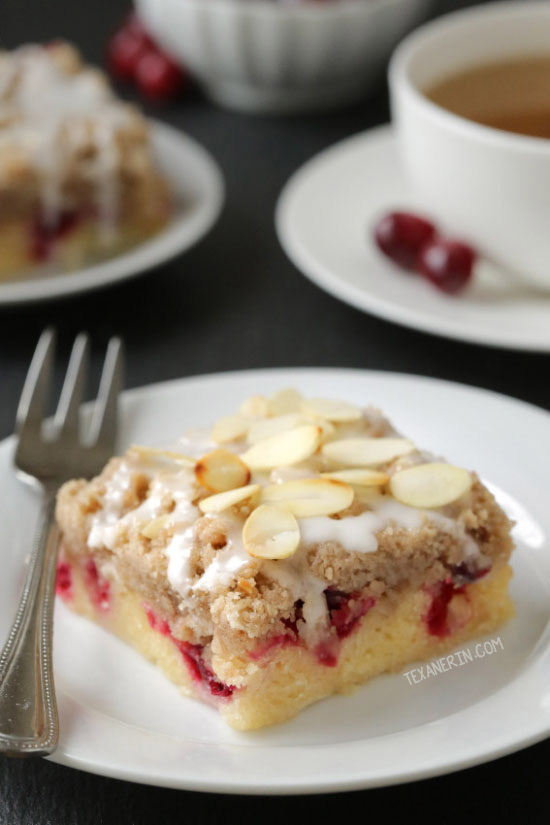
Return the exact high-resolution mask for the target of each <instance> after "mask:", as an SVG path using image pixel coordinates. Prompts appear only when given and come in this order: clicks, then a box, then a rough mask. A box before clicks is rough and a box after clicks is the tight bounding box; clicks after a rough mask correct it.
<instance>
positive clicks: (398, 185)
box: [276, 126, 550, 352]
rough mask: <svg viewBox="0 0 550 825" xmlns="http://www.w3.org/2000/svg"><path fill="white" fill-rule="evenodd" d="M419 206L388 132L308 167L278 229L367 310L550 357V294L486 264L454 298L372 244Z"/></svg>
mask: <svg viewBox="0 0 550 825" xmlns="http://www.w3.org/2000/svg"><path fill="white" fill-rule="evenodd" d="M415 206H416V199H415V197H414V195H413V193H412V191H411V189H410V188H409V185H408V183H407V181H406V179H405V177H404V174H403V171H402V169H401V166H400V161H399V157H398V152H397V144H396V139H395V136H394V134H393V131H392V128H391V126H382V127H379V128H377V129H372V130H370V131H368V132H362V133H361V134H358V135H355V136H354V137H351V138H348V139H347V140H344V141H342V142H341V143H337V144H336V145H335V146H333V147H331V148H330V149H327V150H325V151H324V152H321V154H319V155H317V156H316V157H314V158H313V159H312V160H310V161H308V162H307V163H306V164H305V165H304V166H303V167H302V168H301V169H299V170H298V171H297V172H296V173H295V174H294V175H293V176H292V177H291V178H290V180H289V181H288V183H287V184H286V186H285V187H284V189H283V191H282V193H281V196H280V198H279V202H278V205H277V211H276V225H277V231H278V235H279V239H280V242H281V244H282V246H283V248H284V249H285V251H286V253H287V255H288V256H289V257H290V259H291V260H292V261H293V263H294V264H295V265H296V266H297V267H298V269H300V270H301V271H302V272H303V273H304V275H306V276H307V277H308V278H310V280H312V281H313V282H314V283H315V284H317V286H320V287H321V288H322V289H324V290H326V291H327V292H329V293H330V294H331V295H334V296H335V297H337V298H340V300H342V301H345V302H346V303H348V304H351V305H352V306H354V307H357V308H358V309H362V310H364V311H365V312H370V313H372V314H373V315H378V316H380V317H381V318H385V319H386V320H388V321H395V322H396V323H398V324H403V325H404V326H408V327H413V328H415V329H420V330H423V331H425V332H431V333H436V334H437V335H443V336H445V337H447V338H456V339H458V340H462V341H470V342H476V343H479V344H487V345H489V346H495V347H507V348H510V349H518V350H531V351H535V352H550V293H546V294H545V293H542V292H536V291H533V290H530V289H529V287H528V286H524V285H522V284H520V283H519V282H517V281H516V282H514V281H513V280H511V276H510V275H507V274H506V273H504V272H500V271H498V270H497V269H496V268H492V267H489V265H488V264H487V263H486V262H485V263H484V266H483V267H482V268H481V269H480V272H479V273H476V277H475V278H474V280H473V283H472V285H471V286H470V287H468V289H467V290H465V291H464V293H462V294H461V295H458V296H449V295H445V294H443V293H441V292H439V291H438V290H437V289H435V288H434V287H433V286H431V284H429V283H428V282H427V281H425V280H424V279H423V278H420V277H415V276H414V275H410V274H408V273H405V272H403V270H400V269H399V268H398V267H396V266H394V265H393V264H392V263H391V261H389V260H388V259H387V258H385V257H384V256H383V255H382V254H381V253H380V251H379V250H378V248H377V247H376V246H375V244H374V242H373V240H372V227H373V225H374V223H375V221H376V219H377V218H378V217H379V216H380V215H382V214H383V213H384V212H387V211H389V210H391V209H396V208H397V209H405V210H409V209H411V210H412V211H414V209H415ZM420 211H421V212H425V209H421V210H420Z"/></svg>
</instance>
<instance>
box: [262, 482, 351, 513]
mask: <svg viewBox="0 0 550 825" xmlns="http://www.w3.org/2000/svg"><path fill="white" fill-rule="evenodd" d="M262 500H263V501H265V502H267V503H268V504H277V505H279V506H280V507H284V508H285V509H287V510H290V512H291V513H292V514H293V515H295V516H297V517H298V518H308V517H310V516H330V515H332V514H333V513H339V512H340V510H345V509H346V507H349V506H350V504H351V503H352V501H353V489H352V488H351V487H350V486H349V484H345V483H344V482H343V481H336V480H334V479H330V478H304V479H300V480H298V481H286V482H284V483H283V484H273V485H270V486H269V487H264V489H263V491H262Z"/></svg>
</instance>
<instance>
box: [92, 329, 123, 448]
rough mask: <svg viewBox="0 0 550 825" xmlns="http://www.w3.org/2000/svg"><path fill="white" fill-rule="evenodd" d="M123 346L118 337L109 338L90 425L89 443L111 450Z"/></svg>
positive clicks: (115, 423) (113, 442)
mask: <svg viewBox="0 0 550 825" xmlns="http://www.w3.org/2000/svg"><path fill="white" fill-rule="evenodd" d="M123 372H124V348H123V343H122V340H121V339H120V338H111V340H110V341H109V345H108V347H107V354H106V356H105V364H104V365H103V372H102V374H101V381H100V383H99V392H98V395H97V401H96V403H95V406H94V412H93V416H92V423H91V427H90V444H99V443H101V445H102V446H103V447H105V448H108V449H109V450H111V451H112V450H113V449H114V446H115V439H116V434H117V424H118V395H119V392H120V390H121V389H122V382H123Z"/></svg>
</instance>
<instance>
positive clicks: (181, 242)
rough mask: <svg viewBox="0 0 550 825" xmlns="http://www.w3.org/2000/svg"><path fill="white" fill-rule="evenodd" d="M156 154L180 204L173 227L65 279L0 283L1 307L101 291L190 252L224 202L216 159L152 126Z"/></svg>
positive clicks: (47, 274) (175, 133) (38, 276)
mask: <svg viewBox="0 0 550 825" xmlns="http://www.w3.org/2000/svg"><path fill="white" fill-rule="evenodd" d="M150 126H151V138H152V143H153V151H154V154H155V158H156V162H157V164H158V166H159V168H160V169H161V170H162V172H163V173H164V175H165V177H166V178H167V180H168V181H169V183H170V185H171V187H172V191H173V193H174V196H175V200H176V209H175V213H174V215H173V217H172V219H171V221H170V223H169V224H168V225H167V226H166V227H165V228H164V229H163V230H162V232H159V233H158V234H157V235H155V237H154V238H151V239H150V240H147V241H145V242H144V243H142V244H139V246H136V247H133V248H132V249H131V250H129V251H128V252H124V253H123V254H121V255H117V256H116V257H114V258H110V259H109V260H107V261H104V262H102V263H98V264H94V265H93V266H89V267H86V268H85V269H80V270H77V271H75V272H69V273H66V274H60V275H58V274H55V273H52V272H51V270H50V269H49V268H48V267H46V266H43V267H37V268H36V269H35V270H33V272H32V277H31V275H29V276H28V277H26V278H25V279H21V280H15V281H11V282H3V283H0V306H1V305H3V304H16V303H23V302H27V301H43V300H48V299H50V298H58V297H60V296H62V295H72V294H74V293H77V292H85V291H88V290H91V289H98V288H99V287H102V286H106V285H107V284H112V283H115V282H116V281H122V280H124V279H126V278H133V277H134V276H135V275H139V274H140V273H141V272H144V271H145V270H147V269H151V268H152V267H154V266H157V265H158V264H161V263H163V262H164V261H167V260H169V259H170V258H173V257H174V256H175V255H178V254H180V253H181V252H184V251H185V250H186V249H189V247H191V246H192V245H193V244H194V243H196V242H197V241H198V240H199V238H201V237H202V236H203V235H204V234H205V233H206V232H208V230H209V229H210V228H211V226H212V225H213V224H214V222H215V221H216V219H217V217H218V215H219V213H220V209H221V206H222V203H223V197H224V184H223V178H222V175H221V172H220V170H219V168H218V166H217V164H216V162H215V161H214V159H213V158H212V157H211V156H210V155H209V153H208V152H206V151H205V150H204V149H203V148H202V147H201V146H200V145H199V144H198V143H196V142H195V141H194V140H192V139H191V138H189V137H187V136H186V135H184V134H183V133H182V132H180V131H179V130H178V129H174V128H173V127H171V126H167V125H166V124H164V123H159V122H158V121H151V122H150Z"/></svg>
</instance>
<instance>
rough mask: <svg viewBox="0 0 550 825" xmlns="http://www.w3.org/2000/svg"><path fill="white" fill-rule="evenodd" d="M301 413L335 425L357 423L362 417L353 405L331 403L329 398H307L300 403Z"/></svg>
mask: <svg viewBox="0 0 550 825" xmlns="http://www.w3.org/2000/svg"><path fill="white" fill-rule="evenodd" d="M302 411H303V412H305V413H308V414H309V415H314V416H317V417H319V418H326V419H327V420H328V421H335V422H336V423H344V422H348V421H358V420H359V419H360V418H361V416H362V415H363V413H362V412H361V410H360V408H359V407H356V406H355V404H348V403H347V402H346V401H333V400H332V399H331V398H308V399H306V400H305V401H302Z"/></svg>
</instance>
